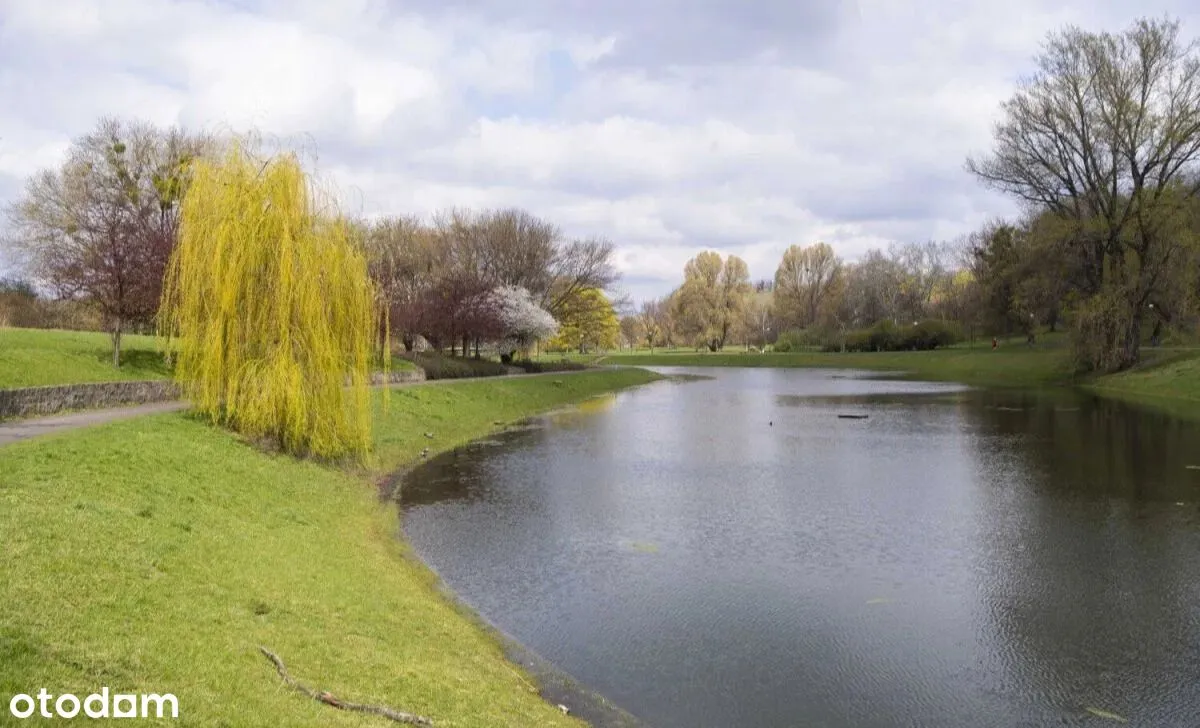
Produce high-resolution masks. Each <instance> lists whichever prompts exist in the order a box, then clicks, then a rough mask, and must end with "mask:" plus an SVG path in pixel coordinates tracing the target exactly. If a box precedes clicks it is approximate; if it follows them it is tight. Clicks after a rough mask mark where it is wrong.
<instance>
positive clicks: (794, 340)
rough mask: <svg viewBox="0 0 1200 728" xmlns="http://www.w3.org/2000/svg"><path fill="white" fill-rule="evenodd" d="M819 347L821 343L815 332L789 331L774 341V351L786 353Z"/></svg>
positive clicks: (804, 330)
mask: <svg viewBox="0 0 1200 728" xmlns="http://www.w3.org/2000/svg"><path fill="white" fill-rule="evenodd" d="M820 345H821V341H820V339H819V337H818V336H817V334H816V333H815V332H813V331H809V330H807V329H789V330H787V331H784V332H783V333H782V334H780V335H779V338H778V339H776V340H775V351H778V352H784V353H786V352H789V351H800V350H801V349H805V348H808V347H813V346H820Z"/></svg>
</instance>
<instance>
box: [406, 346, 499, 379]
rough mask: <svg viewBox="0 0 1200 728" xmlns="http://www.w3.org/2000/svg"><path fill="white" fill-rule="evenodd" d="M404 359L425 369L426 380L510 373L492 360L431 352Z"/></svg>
mask: <svg viewBox="0 0 1200 728" xmlns="http://www.w3.org/2000/svg"><path fill="white" fill-rule="evenodd" d="M404 358H405V359H408V360H409V361H411V362H413V363H414V364H416V365H417V366H419V367H421V368H422V369H424V370H425V378H426V379H466V378H468V377H498V376H501V375H504V374H507V373H508V371H507V369H505V367H504V365H503V364H501V363H500V362H497V361H492V360H490V359H471V358H469V357H468V358H462V357H456V356H443V355H442V354H435V353H430V352H422V353H419V354H418V353H408V354H405V355H404Z"/></svg>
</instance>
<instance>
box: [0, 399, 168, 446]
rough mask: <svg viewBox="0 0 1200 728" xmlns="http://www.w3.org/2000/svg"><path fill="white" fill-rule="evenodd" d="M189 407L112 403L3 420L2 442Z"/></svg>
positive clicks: (165, 403)
mask: <svg viewBox="0 0 1200 728" xmlns="http://www.w3.org/2000/svg"><path fill="white" fill-rule="evenodd" d="M185 407H187V404H186V403H185V402H155V403H153V404H139V405H134V406H132V407H110V408H106V409H98V410H88V411H86V412H75V413H72V414H69V415H51V416H49V417H34V418H32V419H27V420H13V421H11V422H0V445H7V444H9V443H10V442H17V441H18V440H27V439H29V438H31V437H38V436H39V435H49V434H50V433H52V432H62V431H63V430H74V429H76V428H79V427H88V426H90V425H99V424H103V423H105V422H115V421H117V420H127V419H129V418H130V417H141V416H142V415H152V414H157V413H159V412H174V411H176V410H181V409H184V408H185Z"/></svg>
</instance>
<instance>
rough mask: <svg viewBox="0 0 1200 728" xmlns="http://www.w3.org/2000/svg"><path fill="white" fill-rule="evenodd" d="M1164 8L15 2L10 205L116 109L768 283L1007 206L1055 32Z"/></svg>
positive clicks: (1045, 0) (785, 1) (354, 193)
mask: <svg viewBox="0 0 1200 728" xmlns="http://www.w3.org/2000/svg"><path fill="white" fill-rule="evenodd" d="M1146 15H1150V16H1162V15H1170V16H1172V17H1176V18H1179V19H1180V20H1181V21H1182V22H1183V31H1182V32H1183V35H1184V37H1185V38H1192V37H1196V36H1198V35H1200V4H1194V3H1193V2H1191V1H1190V0H1159V1H1158V2H1150V3H1146V4H1137V3H1132V2H1128V0H1090V1H1088V2H1079V1H1077V0H1065V1H1064V0H1057V1H1056V0H1006V1H1005V2H996V1H995V0H987V1H986V2H977V1H975V0H927V1H926V2H921V3H916V2H903V1H901V0H857V2H855V1H852V0H760V1H758V2H755V1H754V0H690V1H685V0H638V1H637V2H634V1H633V0H603V1H601V0H518V1H517V2H513V1H512V0H412V1H411V2H400V1H398V0H336V2H335V1H334V0H257V1H256V0H53V1H50V0H0V100H2V102H0V206H4V205H6V204H7V203H9V202H12V201H13V200H14V199H16V198H17V197H18V196H19V195H20V193H21V190H22V187H23V185H24V181H25V180H26V179H27V178H28V177H29V176H30V175H31V174H33V173H35V172H36V171H38V170H39V169H43V168H46V167H53V166H55V165H57V164H59V163H61V161H62V159H63V157H64V154H65V150H66V149H67V147H68V146H69V144H70V142H71V140H72V139H73V138H76V137H79V136H81V135H83V134H86V133H87V132H89V131H90V130H92V129H93V128H94V127H95V125H96V122H97V121H98V120H99V119H100V118H101V117H102V116H106V115H109V116H120V117H127V118H136V119H144V120H147V121H151V122H154V123H157V124H160V125H164V126H168V125H176V124H178V125H182V126H185V127H188V128H192V129H206V130H210V131H218V132H219V131H230V130H232V131H245V130H249V129H254V130H257V131H258V132H260V133H261V134H262V135H264V137H266V138H268V139H270V140H272V141H273V143H276V144H278V145H280V146H284V147H288V146H295V147H300V148H302V149H304V150H306V152H308V153H309V154H310V156H311V158H312V164H313V169H314V170H315V171H316V172H318V173H319V174H320V175H321V176H322V178H323V179H325V180H327V181H329V182H330V183H332V184H333V185H334V186H335V187H336V188H337V189H338V190H339V191H340V193H341V196H342V201H343V205H344V207H345V208H346V209H347V211H349V212H353V213H355V214H362V215H366V216H376V215H383V214H416V215H421V216H429V215H431V214H432V213H433V212H434V211H436V210H439V209H445V208H448V207H451V206H460V207H475V208H481V207H509V206H517V207H522V208H525V209H527V210H529V211H530V212H532V213H534V214H536V215H538V216H541V217H544V218H546V219H549V220H552V221H553V222H555V223H557V224H558V225H559V226H560V227H561V228H562V230H563V231H564V233H565V234H566V235H567V236H568V237H587V236H593V235H595V236H604V237H607V238H609V239H611V240H613V241H614V242H615V243H616V244H617V246H618V254H617V263H618V267H619V269H620V270H621V272H622V274H623V279H622V283H621V290H622V291H623V292H625V293H627V294H629V295H631V296H632V297H633V299H634V300H642V299H645V298H649V297H654V296H660V295H664V294H666V293H668V292H669V291H670V290H671V289H672V288H673V287H674V286H675V285H677V284H678V282H679V280H680V279H681V278H682V270H683V265H684V263H685V262H686V261H687V259H688V258H690V257H692V256H693V255H695V254H696V253H698V252H700V251H702V250H717V251H719V252H721V253H722V254H736V255H739V256H741V257H742V258H743V259H745V260H746V262H747V263H748V264H749V267H750V273H751V276H752V277H753V278H754V279H756V280H757V279H762V278H770V277H772V276H773V275H774V272H775V267H776V266H777V265H778V262H779V259H780V256H781V255H782V253H783V250H784V249H785V248H786V247H787V246H789V245H792V244H800V245H808V244H811V243H815V242H818V241H824V242H827V243H829V244H830V245H832V246H833V247H834V249H835V250H836V251H837V252H838V253H839V254H840V255H841V256H842V257H844V258H846V259H848V260H853V259H856V258H858V257H859V256H861V255H862V254H863V253H864V252H865V251H866V250H867V249H869V248H872V247H886V246H887V245H888V244H889V243H891V242H922V241H926V240H949V239H953V238H955V237H957V236H958V235H961V234H963V233H966V232H968V231H970V230H972V229H973V228H976V227H978V226H979V225H980V224H982V223H983V222H984V221H986V220H988V219H990V218H994V217H997V216H1008V215H1012V214H1014V213H1015V212H1016V207H1015V206H1014V204H1013V203H1012V202H1011V201H1010V200H1007V199H1005V198H1003V197H1001V196H999V195H998V194H996V193H994V192H991V191H989V190H987V189H985V188H984V187H982V186H981V185H980V184H979V183H978V182H977V181H976V180H975V179H974V178H972V177H971V176H970V175H968V174H967V173H966V172H965V171H964V169H963V163H964V161H965V159H966V157H967V156H968V155H971V154H981V153H986V152H987V151H988V149H989V148H990V144H991V132H992V128H993V125H994V124H995V122H996V121H997V120H998V118H999V112H1000V104H1001V102H1002V101H1003V100H1004V99H1006V98H1008V97H1009V96H1011V94H1012V93H1013V91H1014V89H1015V87H1016V83H1017V82H1018V81H1019V79H1020V78H1021V77H1022V76H1024V75H1027V74H1028V73H1030V72H1031V71H1032V70H1033V58H1034V56H1035V55H1036V53H1037V52H1038V50H1039V46H1040V45H1041V43H1042V41H1043V40H1044V39H1045V37H1046V34H1047V33H1048V32H1050V31H1052V30H1055V29H1058V28H1061V27H1063V26H1065V25H1067V24H1076V25H1079V26H1081V27H1083V28H1086V29H1089V30H1112V31H1117V30H1121V29H1123V28H1125V27H1127V26H1128V25H1129V24H1130V23H1131V22H1132V21H1133V20H1134V19H1135V18H1136V17H1138V16H1146ZM6 265H7V266H9V267H11V266H12V265H13V263H12V261H9V262H8V263H4V262H0V269H2V268H4V267H5V266H6ZM0 273H3V270H0Z"/></svg>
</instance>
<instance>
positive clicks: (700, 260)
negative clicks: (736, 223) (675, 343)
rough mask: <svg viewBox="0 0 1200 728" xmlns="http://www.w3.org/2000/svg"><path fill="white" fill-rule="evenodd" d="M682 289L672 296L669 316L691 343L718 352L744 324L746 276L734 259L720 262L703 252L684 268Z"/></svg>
mask: <svg viewBox="0 0 1200 728" xmlns="http://www.w3.org/2000/svg"><path fill="white" fill-rule="evenodd" d="M683 275H684V280H683V285H682V286H680V288H679V290H678V291H677V292H676V294H674V301H673V303H672V307H673V315H674V316H675V318H676V319H677V321H678V322H679V325H680V328H681V329H682V331H683V332H684V333H685V334H686V335H688V336H689V337H691V338H692V340H693V342H697V343H699V344H702V345H703V346H706V347H708V349H709V351H718V350H719V349H721V348H723V347H724V346H725V343H726V342H727V341H728V340H729V338H730V335H731V334H735V333H737V332H738V331H739V330H740V328H741V326H742V325H743V323H744V321H745V308H746V303H747V300H748V299H749V297H750V292H751V287H750V272H749V269H748V268H747V267H746V262H745V261H744V260H742V259H741V258H739V257H737V256H736V255H730V256H729V257H728V258H725V259H722V258H721V255H720V254H719V253H716V252H713V251H705V252H703V253H700V254H698V255H696V257H694V258H692V259H691V260H689V261H688V262H687V265H686V266H685V267H684V273H683Z"/></svg>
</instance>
